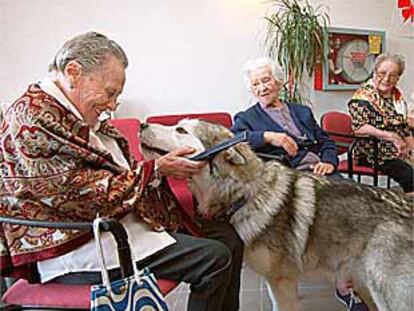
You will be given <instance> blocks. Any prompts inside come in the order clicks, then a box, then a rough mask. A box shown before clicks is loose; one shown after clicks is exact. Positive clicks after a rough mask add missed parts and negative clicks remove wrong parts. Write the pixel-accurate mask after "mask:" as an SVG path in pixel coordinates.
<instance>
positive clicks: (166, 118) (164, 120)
mask: <svg viewBox="0 0 414 311" xmlns="http://www.w3.org/2000/svg"><path fill="white" fill-rule="evenodd" d="M182 119H201V120H205V121H208V122H212V123H217V124H221V125H223V126H225V127H227V128H230V127H231V126H232V125H233V120H232V118H231V115H230V114H229V113H227V112H211V113H207V112H206V113H183V114H165V115H157V116H151V117H148V118H147V120H146V122H147V123H159V124H163V125H174V124H177V123H178V121H180V120H182Z"/></svg>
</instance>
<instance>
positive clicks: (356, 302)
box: [335, 289, 369, 311]
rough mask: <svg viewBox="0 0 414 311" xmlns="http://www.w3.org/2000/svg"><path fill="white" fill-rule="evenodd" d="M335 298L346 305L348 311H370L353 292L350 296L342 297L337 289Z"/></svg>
mask: <svg viewBox="0 0 414 311" xmlns="http://www.w3.org/2000/svg"><path fill="white" fill-rule="evenodd" d="M335 297H336V298H337V299H338V300H339V301H340V302H341V303H343V304H344V305H345V307H346V310H347V311H369V309H368V307H367V305H366V304H365V303H364V302H363V301H362V299H361V298H360V297H359V296H358V294H357V293H356V292H354V291H353V290H351V293H349V294H348V295H342V294H341V293H340V292H339V290H338V289H336V291H335Z"/></svg>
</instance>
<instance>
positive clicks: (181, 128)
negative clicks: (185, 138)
mask: <svg viewBox="0 0 414 311" xmlns="http://www.w3.org/2000/svg"><path fill="white" fill-rule="evenodd" d="M175 130H176V132H177V133H180V134H188V132H187V131H186V130H185V129H184V128H183V127H181V126H180V127H177V128H176V129H175Z"/></svg>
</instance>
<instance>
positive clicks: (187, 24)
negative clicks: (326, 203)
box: [0, 0, 414, 119]
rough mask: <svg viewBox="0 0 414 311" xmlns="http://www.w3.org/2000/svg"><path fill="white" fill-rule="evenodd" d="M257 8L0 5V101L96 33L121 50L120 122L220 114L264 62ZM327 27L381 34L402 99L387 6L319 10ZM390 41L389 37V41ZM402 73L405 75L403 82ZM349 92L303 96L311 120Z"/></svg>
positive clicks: (74, 0)
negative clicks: (246, 66)
mask: <svg viewBox="0 0 414 311" xmlns="http://www.w3.org/2000/svg"><path fill="white" fill-rule="evenodd" d="M264 2H265V1H263V0H196V1H194V0H158V1H143V0H118V1H113V0H89V1H85V0H71V1H63V0H0V39H1V40H0V55H1V57H0V79H1V80H0V81H1V83H0V101H1V100H3V101H7V102H9V101H11V100H13V99H15V98H16V97H17V96H18V95H20V94H21V93H22V92H23V90H24V89H25V87H26V86H27V84H28V83H30V82H33V81H37V80H38V79H41V78H42V77H43V76H44V75H45V74H46V69H47V65H48V64H49V62H50V60H51V59H52V58H53V55H54V53H55V52H56V51H57V49H58V48H59V47H60V45H61V44H62V43H63V42H64V41H65V40H66V39H68V38H69V37H71V36H73V35H75V34H78V33H81V32H85V31H88V30H96V31H99V32H103V33H105V34H107V35H108V36H110V37H112V38H114V39H115V40H116V41H117V42H119V43H120V44H121V45H122V46H123V47H124V49H125V50H126V52H127V54H128V56H129V60H130V66H129V67H128V69H127V83H126V85H125V89H124V94H123V95H122V97H121V101H123V103H124V105H123V106H122V107H121V108H120V111H119V113H118V115H119V116H136V117H139V118H141V119H143V118H145V117H146V116H148V115H151V114H159V113H178V112H189V111H191V112H201V111H229V112H231V113H234V112H236V111H238V110H240V109H243V108H245V107H246V106H247V105H248V104H249V99H250V96H249V94H248V92H247V91H246V90H245V89H244V86H243V83H242V79H241V75H240V68H241V66H242V64H243V63H244V62H245V61H246V60H248V59H250V58H252V57H256V56H259V55H261V54H263V53H264V49H263V47H262V44H261V42H262V41H263V40H262V38H263V33H264V29H265V23H264V21H263V16H264V15H265V10H266V6H265V5H264V4H263V3H264ZM311 2H314V3H315V2H318V3H319V2H324V3H326V4H327V5H328V6H329V7H330V16H331V25H332V26H338V27H352V28H368V29H385V30H387V36H388V39H389V40H388V41H389V42H388V44H387V47H388V50H391V51H399V52H401V53H403V54H406V55H407V56H409V57H408V59H407V60H408V65H409V67H410V68H409V70H408V72H407V74H406V75H405V77H404V78H403V80H402V81H401V85H402V87H403V89H404V90H405V91H406V92H409V93H411V92H412V91H413V87H412V86H411V85H410V84H409V83H408V81H409V79H408V76H412V73H413V69H412V68H411V67H412V65H411V64H413V63H414V62H413V56H411V55H409V52H410V51H412V50H413V46H414V45H413V42H414V41H413V40H411V39H402V38H399V37H398V36H399V35H400V34H401V33H404V34H410V35H411V34H412V30H411V28H412V27H413V26H412V25H409V26H410V27H411V28H408V27H405V28H401V29H400V28H398V27H396V25H401V21H400V19H399V16H398V15H397V14H398V11H397V9H396V3H395V1H389V0H347V1H343V0H325V1H317V0H313V1H311ZM397 35H398V36H397ZM408 73H409V75H408ZM351 94H352V93H351V92H332V91H331V92H316V93H315V92H313V91H312V92H311V99H312V101H313V102H314V103H315V110H316V115H317V116H319V115H320V113H321V112H323V111H326V110H331V109H340V110H344V109H345V106H344V104H345V102H346V100H347V99H348V98H349V97H350V96H351Z"/></svg>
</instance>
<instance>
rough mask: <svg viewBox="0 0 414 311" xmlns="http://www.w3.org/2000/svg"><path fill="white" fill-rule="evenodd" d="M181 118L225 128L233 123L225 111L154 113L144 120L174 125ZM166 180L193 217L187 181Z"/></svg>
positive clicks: (192, 205)
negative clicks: (154, 114)
mask: <svg viewBox="0 0 414 311" xmlns="http://www.w3.org/2000/svg"><path fill="white" fill-rule="evenodd" d="M182 119H201V120H204V121H208V122H212V123H217V124H221V125H223V126H225V127H227V128H230V127H231V126H232V124H233V120H232V118H231V115H230V114H229V113H227V112H212V113H183V114H169V115H156V116H150V117H148V118H147V119H146V122H147V123H158V124H163V125H174V124H177V123H178V121H180V120H182ZM168 182H169V184H170V187H171V189H172V190H173V191H174V193H175V195H176V197H179V198H180V199H181V200H182V202H183V203H184V204H182V206H183V208H184V209H185V210H186V212H187V214H189V215H191V217H194V199H193V194H192V193H191V191H190V189H188V185H187V181H186V180H180V179H174V178H169V179H168Z"/></svg>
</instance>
